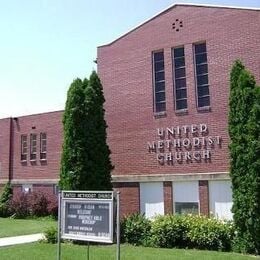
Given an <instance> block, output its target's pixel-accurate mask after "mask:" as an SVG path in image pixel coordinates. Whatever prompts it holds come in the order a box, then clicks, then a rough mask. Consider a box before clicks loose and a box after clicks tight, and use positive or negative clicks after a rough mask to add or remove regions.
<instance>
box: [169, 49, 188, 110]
mask: <svg viewBox="0 0 260 260" xmlns="http://www.w3.org/2000/svg"><path fill="white" fill-rule="evenodd" d="M181 48H182V49H183V56H178V57H175V54H174V50H177V49H181ZM171 56H172V76H173V79H172V80H173V97H174V110H175V112H176V113H182V112H187V111H188V88H187V74H186V60H185V46H184V45H180V46H176V47H173V48H172V49H171ZM180 58H183V59H184V66H180V67H177V68H176V62H175V60H176V59H180ZM176 69H177V70H178V69H184V74H185V76H184V77H178V78H176V72H175V71H176ZM183 79H184V81H185V87H182V88H178V90H179V91H180V90H185V91H186V98H179V99H178V100H177V81H178V80H183ZM183 100H186V107H185V108H180V109H177V102H178V101H183Z"/></svg>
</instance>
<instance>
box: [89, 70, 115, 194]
mask: <svg viewBox="0 0 260 260" xmlns="http://www.w3.org/2000/svg"><path fill="white" fill-rule="evenodd" d="M85 94H86V111H87V118H86V131H87V147H88V161H89V167H88V173H89V174H90V176H92V177H93V179H92V180H91V183H93V185H95V187H96V188H98V189H100V190H110V189H112V184H111V174H110V173H111V171H112V169H113V167H112V164H111V161H110V150H109V147H108V145H107V143H106V139H107V134H106V128H107V124H106V121H105V119H104V115H105V110H104V107H103V106H104V102H105V99H104V95H103V87H102V85H101V82H100V79H99V77H98V75H97V73H96V72H95V71H93V72H92V74H91V76H90V78H89V81H88V85H87V88H86V89H85Z"/></svg>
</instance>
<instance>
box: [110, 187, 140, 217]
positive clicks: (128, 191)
mask: <svg viewBox="0 0 260 260" xmlns="http://www.w3.org/2000/svg"><path fill="white" fill-rule="evenodd" d="M114 189H115V190H116V191H120V217H121V218H122V217H124V216H126V215H128V214H131V213H136V212H139V211H140V199H139V198H140V196H139V183H137V182H132V183H130V182H129V183H115V184H114Z"/></svg>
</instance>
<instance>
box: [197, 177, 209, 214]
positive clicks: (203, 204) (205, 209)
mask: <svg viewBox="0 0 260 260" xmlns="http://www.w3.org/2000/svg"><path fill="white" fill-rule="evenodd" d="M199 199H200V214H201V215H206V216H209V182H208V181H199Z"/></svg>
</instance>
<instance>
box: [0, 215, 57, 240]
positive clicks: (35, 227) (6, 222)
mask: <svg viewBox="0 0 260 260" xmlns="http://www.w3.org/2000/svg"><path fill="white" fill-rule="evenodd" d="M56 225H57V222H56V221H54V220H52V219H50V218H39V219H10V218H0V237H10V236H19V235H28V234H34V233H42V232H43V231H44V230H45V229H46V228H47V227H50V226H56Z"/></svg>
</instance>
